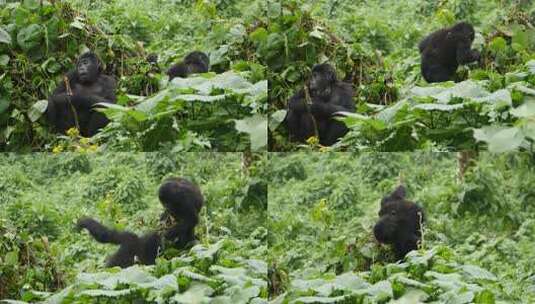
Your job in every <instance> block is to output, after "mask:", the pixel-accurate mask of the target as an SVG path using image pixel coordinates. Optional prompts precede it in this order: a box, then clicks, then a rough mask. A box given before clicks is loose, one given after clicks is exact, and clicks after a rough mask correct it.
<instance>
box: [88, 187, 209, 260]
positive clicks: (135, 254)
mask: <svg viewBox="0 0 535 304" xmlns="http://www.w3.org/2000/svg"><path fill="white" fill-rule="evenodd" d="M158 194H159V195H158V196H159V198H160V201H161V203H162V205H163V206H164V208H165V211H164V213H163V214H162V218H172V219H174V220H175V221H179V222H178V223H175V224H174V226H173V227H171V228H170V229H168V230H167V231H166V232H165V233H164V238H165V239H166V240H168V241H169V242H170V243H171V244H172V245H173V246H174V247H175V248H177V249H182V248H185V247H186V246H187V245H188V244H189V243H190V242H192V241H194V240H195V235H194V230H195V226H196V225H197V224H198V222H199V218H198V216H199V212H200V210H201V208H202V206H203V204H204V198H203V196H202V194H201V191H200V189H199V187H198V186H197V185H195V184H193V183H192V182H190V181H188V180H186V179H183V178H177V177H171V178H168V179H166V180H165V181H164V182H163V183H162V185H161V186H160V189H159V193H158ZM77 228H78V230H81V229H87V231H89V233H90V234H91V235H92V236H93V238H95V240H96V241H97V242H100V243H109V244H115V245H119V249H118V250H117V252H115V253H114V254H113V255H112V256H110V257H109V258H108V260H107V263H106V267H114V266H119V267H121V268H124V267H129V266H132V265H133V264H134V263H135V262H136V261H137V262H139V263H141V264H145V265H152V264H154V263H155V261H156V256H157V255H158V251H159V249H160V247H162V238H161V236H160V235H159V233H158V232H156V231H152V232H149V233H147V234H145V235H143V236H141V237H139V236H137V235H136V234H135V233H132V232H129V231H117V230H113V229H110V228H107V227H106V226H104V225H102V224H100V223H99V222H97V221H96V220H94V219H92V218H88V217H84V218H81V219H80V220H79V221H78V223H77Z"/></svg>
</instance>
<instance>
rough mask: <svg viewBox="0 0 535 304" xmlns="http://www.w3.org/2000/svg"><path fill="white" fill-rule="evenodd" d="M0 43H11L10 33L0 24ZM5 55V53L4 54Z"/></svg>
mask: <svg viewBox="0 0 535 304" xmlns="http://www.w3.org/2000/svg"><path fill="white" fill-rule="evenodd" d="M0 43H5V44H11V35H9V33H8V32H6V30H4V29H3V28H2V27H1V26H0ZM6 56H7V55H6Z"/></svg>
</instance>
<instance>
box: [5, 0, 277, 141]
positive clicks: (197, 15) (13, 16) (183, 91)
mask: <svg viewBox="0 0 535 304" xmlns="http://www.w3.org/2000/svg"><path fill="white" fill-rule="evenodd" d="M4 2H5V1H4ZM8 2H10V1H8ZM264 6H265V4H264V2H263V1H253V2H251V1H221V2H220V3H219V2H218V3H209V2H206V1H161V0H143V1H130V0H121V1H112V2H108V1H90V2H88V1H78V0H71V1H37V0H24V1H13V3H7V4H5V5H2V7H0V24H2V25H1V26H0V149H1V150H6V151H35V150H38V151H41V150H47V151H51V150H53V151H86V150H102V151H156V150H158V151H161V150H164V149H165V150H168V151H200V150H208V149H210V150H218V151H243V150H262V149H265V148H266V145H267V134H266V128H267V127H266V125H267V119H265V116H266V115H265V113H266V111H267V80H266V76H265V73H266V71H265V67H264V66H263V65H262V64H261V62H260V60H259V58H258V57H257V54H256V52H255V47H254V44H253V42H252V41H251V32H252V31H254V29H255V28H256V27H258V26H261V25H262V24H264V23H265V22H266V20H265V17H264V16H265V13H264ZM239 12H244V13H239ZM86 50H92V51H94V52H96V53H97V54H98V56H99V57H100V58H101V59H102V60H103V62H104V63H105V73H107V74H108V75H113V76H115V78H117V80H118V83H119V86H118V92H117V95H118V105H117V106H113V107H111V108H108V109H107V110H105V111H104V113H105V114H106V115H107V116H108V117H109V118H110V119H111V120H112V123H111V124H110V125H109V126H108V127H107V128H106V129H105V130H103V132H102V134H99V136H95V137H94V138H91V139H90V140H88V139H86V138H81V137H80V136H79V135H78V134H77V133H76V132H71V133H70V134H69V136H66V137H58V136H56V135H55V134H51V132H50V128H49V126H48V125H47V123H46V121H45V119H44V117H43V115H42V113H43V112H44V111H45V110H46V104H47V103H46V98H47V97H48V95H49V94H50V92H51V91H52V90H53V89H54V88H55V87H56V85H57V83H58V81H59V80H60V79H61V76H62V75H64V74H65V73H66V72H67V70H69V69H71V68H72V67H73V66H74V64H75V60H76V57H77V56H78V55H79V54H81V53H83V52H84V51H86ZM192 50H203V51H205V52H207V53H209V55H210V61H211V63H212V67H211V71H212V72H210V73H206V74H200V75H198V76H197V77H193V78H192V79H188V80H187V81H174V82H168V77H167V76H166V75H165V71H166V70H167V68H168V67H169V66H170V65H171V64H173V63H175V62H178V61H179V60H181V58H182V57H183V56H184V55H185V54H186V53H188V52H190V51H192ZM150 53H155V54H158V55H159V63H158V64H156V65H154V64H151V63H150V62H148V61H147V60H146V57H147V55H148V54H150Z"/></svg>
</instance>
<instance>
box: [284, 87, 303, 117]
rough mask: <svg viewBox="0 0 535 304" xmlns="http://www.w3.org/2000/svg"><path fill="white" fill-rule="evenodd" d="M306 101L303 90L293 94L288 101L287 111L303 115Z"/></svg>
mask: <svg viewBox="0 0 535 304" xmlns="http://www.w3.org/2000/svg"><path fill="white" fill-rule="evenodd" d="M305 103H306V100H305V92H304V90H300V91H299V92H297V93H295V94H294V95H293V96H292V97H291V98H290V100H289V101H288V109H289V110H290V111H294V112H296V113H303V112H305V111H306V104H305Z"/></svg>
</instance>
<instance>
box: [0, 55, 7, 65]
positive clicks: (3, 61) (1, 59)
mask: <svg viewBox="0 0 535 304" xmlns="http://www.w3.org/2000/svg"><path fill="white" fill-rule="evenodd" d="M8 63H9V56H8V55H0V66H7V64H8Z"/></svg>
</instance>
